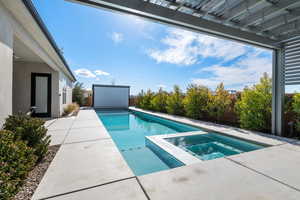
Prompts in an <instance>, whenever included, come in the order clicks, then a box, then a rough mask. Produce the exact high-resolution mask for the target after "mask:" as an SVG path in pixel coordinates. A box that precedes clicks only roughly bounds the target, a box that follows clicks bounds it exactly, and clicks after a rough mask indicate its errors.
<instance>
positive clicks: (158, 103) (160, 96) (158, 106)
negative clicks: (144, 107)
mask: <svg viewBox="0 0 300 200" xmlns="http://www.w3.org/2000/svg"><path fill="white" fill-rule="evenodd" d="M167 98H168V93H167V92H165V91H163V90H162V88H160V89H159V91H158V93H156V94H155V96H154V97H153V98H152V100H151V107H152V109H153V110H154V111H158V112H164V113H165V112H167V109H166V106H167Z"/></svg>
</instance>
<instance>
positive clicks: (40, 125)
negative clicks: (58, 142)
mask: <svg viewBox="0 0 300 200" xmlns="http://www.w3.org/2000/svg"><path fill="white" fill-rule="evenodd" d="M44 123H45V122H44V121H43V120H42V119H38V118H31V117H29V116H26V115H24V114H18V115H12V116H9V117H8V118H7V119H6V121H5V123H4V125H3V129H5V130H9V131H12V132H13V133H15V136H14V139H15V140H23V141H26V142H27V145H28V146H29V147H32V148H33V149H34V153H35V155H37V156H38V158H39V160H40V159H42V158H43V157H44V156H45V155H46V153H47V151H48V146H49V144H50V136H47V135H46V132H47V129H46V128H45V127H44Z"/></svg>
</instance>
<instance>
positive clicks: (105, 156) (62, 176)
mask: <svg viewBox="0 0 300 200" xmlns="http://www.w3.org/2000/svg"><path fill="white" fill-rule="evenodd" d="M133 176H134V175H133V173H132V172H131V170H130V169H129V167H128V166H127V164H126V163H125V161H124V160H123V158H122V156H121V154H120V153H119V151H118V149H117V148H116V146H115V145H114V143H113V142H112V140H111V139H105V140H97V141H93V142H82V143H74V144H65V145H62V146H61V148H60V150H59V151H58V153H57V155H56V156H55V158H54V160H53V161H52V163H51V165H50V166H49V169H48V170H47V172H46V174H45V175H44V177H43V179H42V181H41V183H40V184H39V186H38V188H37V190H36V192H35V194H34V196H33V199H40V198H45V197H50V196H53V195H58V194H62V193H67V192H71V191H74V190H79V189H84V188H87V187H92V186H95V185H100V184H104V183H108V182H111V181H117V180H120V179H124V178H129V177H133Z"/></svg>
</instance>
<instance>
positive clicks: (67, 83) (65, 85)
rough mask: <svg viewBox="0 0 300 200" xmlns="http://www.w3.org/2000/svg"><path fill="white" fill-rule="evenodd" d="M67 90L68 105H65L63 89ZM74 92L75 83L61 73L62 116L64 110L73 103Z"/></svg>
mask: <svg viewBox="0 0 300 200" xmlns="http://www.w3.org/2000/svg"><path fill="white" fill-rule="evenodd" d="M64 88H66V91H67V95H66V103H65V104H63V89H64ZM72 90H73V83H72V81H71V80H70V79H69V78H68V77H67V76H66V75H65V74H64V73H62V72H60V73H59V94H60V95H59V106H60V115H61V114H62V113H63V109H64V107H65V106H66V105H68V104H70V103H72Z"/></svg>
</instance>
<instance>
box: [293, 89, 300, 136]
mask: <svg viewBox="0 0 300 200" xmlns="http://www.w3.org/2000/svg"><path fill="white" fill-rule="evenodd" d="M292 109H293V112H294V113H296V130H297V131H299V132H300V93H298V94H295V95H294V96H293V100H292Z"/></svg>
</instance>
